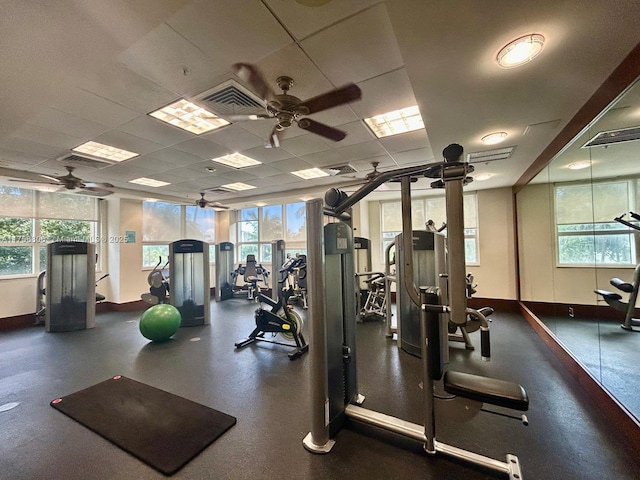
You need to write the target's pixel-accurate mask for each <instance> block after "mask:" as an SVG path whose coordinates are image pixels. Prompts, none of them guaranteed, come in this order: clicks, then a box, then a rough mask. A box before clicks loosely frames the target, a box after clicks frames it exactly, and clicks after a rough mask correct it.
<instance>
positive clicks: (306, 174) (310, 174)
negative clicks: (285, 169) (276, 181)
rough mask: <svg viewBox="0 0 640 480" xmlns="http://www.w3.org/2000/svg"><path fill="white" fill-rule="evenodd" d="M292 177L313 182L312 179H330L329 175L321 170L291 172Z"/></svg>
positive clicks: (310, 169)
mask: <svg viewBox="0 0 640 480" xmlns="http://www.w3.org/2000/svg"><path fill="white" fill-rule="evenodd" d="M291 175H295V176H296V177H300V178H302V179H303V180H311V179H312V178H320V177H328V176H329V173H327V172H325V171H324V170H321V169H320V168H307V169H305V170H296V171H295V172H291Z"/></svg>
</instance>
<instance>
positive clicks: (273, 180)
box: [252, 173, 300, 194]
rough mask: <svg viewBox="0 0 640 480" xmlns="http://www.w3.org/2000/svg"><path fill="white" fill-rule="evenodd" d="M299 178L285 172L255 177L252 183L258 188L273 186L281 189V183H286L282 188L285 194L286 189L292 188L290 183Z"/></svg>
mask: <svg viewBox="0 0 640 480" xmlns="http://www.w3.org/2000/svg"><path fill="white" fill-rule="evenodd" d="M299 180H300V179H299V178H298V177H296V176H295V175H290V174H288V173H286V174H280V175H275V176H273V177H269V178H256V179H255V180H253V181H252V184H253V185H255V186H256V187H260V188H266V187H274V188H276V189H281V190H283V185H288V187H287V188H286V189H284V192H283V193H285V194H286V190H290V189H291V188H292V187H291V184H292V183H297V182H298V181H299Z"/></svg>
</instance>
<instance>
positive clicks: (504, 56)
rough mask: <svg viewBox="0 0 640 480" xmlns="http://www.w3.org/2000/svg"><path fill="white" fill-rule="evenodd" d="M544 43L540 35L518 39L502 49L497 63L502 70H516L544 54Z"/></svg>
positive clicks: (530, 35)
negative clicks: (541, 53)
mask: <svg viewBox="0 0 640 480" xmlns="http://www.w3.org/2000/svg"><path fill="white" fill-rule="evenodd" d="M544 41H545V38H544V37H543V36H542V35H540V34H538V33H531V34H528V35H524V36H522V37H519V38H516V39H515V40H513V41H512V42H509V43H508V44H507V45H505V46H504V47H502V48H501V49H500V51H499V52H498V55H497V56H496V61H497V62H498V65H499V66H501V67H502V68H514V67H519V66H520V65H524V64H525V63H529V62H530V61H531V60H533V59H534V58H535V57H537V56H538V55H539V54H540V52H542V49H543V47H544Z"/></svg>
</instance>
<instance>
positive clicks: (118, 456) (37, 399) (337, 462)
mask: <svg viewBox="0 0 640 480" xmlns="http://www.w3.org/2000/svg"><path fill="white" fill-rule="evenodd" d="M254 309H255V305H254V304H249V303H248V302H247V301H246V300H240V299H237V300H229V301H226V302H223V303H220V304H215V303H214V304H213V305H212V312H213V314H212V322H211V325H210V326H204V327H191V328H184V329H181V330H180V331H179V332H178V334H177V335H176V337H175V338H174V339H173V340H172V341H170V342H168V343H164V344H151V343H148V341H147V340H146V339H145V338H143V337H142V336H141V335H140V333H139V331H138V325H137V319H138V318H139V313H117V314H116V313H112V314H103V315H98V317H97V319H96V327H95V328H94V329H92V330H85V331H79V332H70V333H56V334H50V333H45V332H44V330H43V329H42V327H35V328H30V329H25V330H20V331H14V332H3V333H2V334H0V335H1V336H0V405H3V404H6V403H9V402H20V405H19V406H18V407H16V408H14V409H12V410H9V411H6V412H1V413H0V478H1V479H3V480H4V479H9V480H17V479H19V480H22V479H25V480H27V479H28V480H31V479H65V480H72V479H83V480H90V479H113V480H118V479H158V478H165V477H164V476H163V475H162V474H160V473H158V472H157V471H155V470H153V469H152V468H150V467H148V466H147V465H146V464H144V463H142V462H140V461H139V460H137V459H136V458H134V457H132V456H130V455H129V454H127V453H126V452H124V451H122V450H120V449H119V448H117V447H115V446H114V445H112V444H111V443H109V442H108V441H106V440H104V439H102V438H101V437H99V436H98V435H96V434H95V433H93V432H91V431H90V430H88V429H86V428H84V427H83V426H81V425H79V424H78V423H76V422H74V421H73V420H71V419H69V418H67V417H66V416H64V415H62V414H60V412H57V411H55V410H54V409H53V408H51V407H50V406H49V402H50V401H51V400H52V399H54V398H56V397H59V396H63V395H67V394H69V393H72V392H75V391H77V390H80V389H83V388H85V387H88V386H90V385H93V384H95V383H97V382H100V381H102V380H105V379H106V378H109V377H110V376H112V375H117V374H121V375H126V376H128V377H130V378H132V379H135V380H138V381H140V382H144V383H146V384H149V385H151V386H154V387H157V388H161V389H163V390H167V391H169V392H171V393H175V394H177V395H180V396H183V397H186V398H188V399H190V400H193V401H196V402H199V403H202V404H204V405H207V406H210V407H212V408H215V409H217V410H220V411H223V412H225V413H228V414H230V415H233V416H236V417H237V418H238V423H237V425H236V426H235V427H233V428H232V429H231V430H230V431H229V432H227V433H226V434H225V435H223V436H222V437H221V438H220V439H219V440H217V441H216V442H215V443H213V444H212V445H211V446H209V447H208V448H207V449H206V450H205V451H204V452H203V453H202V454H201V455H199V456H198V457H196V458H195V459H194V460H192V461H191V462H190V463H188V464H187V466H186V467H184V468H183V469H182V470H180V471H179V472H178V473H176V474H175V475H173V478H180V479H209V478H211V479H213V478H215V479H245V478H246V479H267V478H277V479H317V480H320V479H327V480H328V479H343V478H351V479H418V478H420V479H423V478H424V479H470V480H476V479H493V478H502V477H501V476H500V475H497V474H494V473H492V472H489V471H482V470H478V469H477V468H473V467H470V466H468V465H465V464H461V463H457V462H454V461H451V460H448V459H445V458H440V457H438V458H433V457H429V456H427V455H426V454H424V453H423V452H422V450H421V446H420V445H419V444H418V443H416V442H413V441H410V440H405V439H403V438H401V437H399V436H395V435H392V434H385V433H383V432H380V431H376V430H374V429H373V428H371V427H367V426H363V425H352V426H351V427H350V428H348V429H344V430H342V431H341V432H340V433H339V434H338V435H337V436H336V441H337V442H336V445H335V446H334V448H333V450H332V451H331V453H329V454H328V455H314V454H311V453H309V452H307V451H306V450H304V448H303V446H302V439H303V437H304V436H305V435H306V434H307V433H308V431H309V426H310V417H309V379H308V374H309V364H310V357H309V355H308V354H307V355H305V356H303V357H302V358H301V359H299V360H296V361H294V362H291V361H289V359H288V357H287V355H286V349H285V348H284V347H280V346H274V345H267V344H264V343H263V344H259V345H253V346H249V347H246V348H245V349H243V350H240V351H234V342H237V341H239V340H242V339H244V338H245V337H246V336H247V335H248V334H249V333H250V332H251V330H252V329H253V326H254V322H253V310H254ZM298 310H299V309H298ZM493 318H494V321H493V323H492V325H491V330H492V353H493V360H492V362H489V363H486V362H481V361H480V358H479V356H480V355H479V352H469V351H464V350H461V349H460V347H458V346H456V347H452V355H451V366H450V368H455V369H456V370H461V371H467V372H471V373H480V374H484V375H488V376H495V377H497V378H502V379H505V380H513V381H518V382H519V383H522V384H523V385H524V386H525V387H526V389H527V392H528V394H529V397H530V399H531V409H530V411H529V412H528V417H529V421H530V426H529V427H524V426H522V425H521V424H520V423H519V422H518V421H516V420H511V419H507V418H504V417H499V416H494V415H490V414H487V413H480V414H478V415H476V416H475V417H473V418H471V419H470V420H468V421H467V422H464V423H463V422H462V421H458V420H456V419H455V418H454V415H456V414H454V411H453V408H452V407H451V406H450V405H451V404H450V403H448V404H447V405H446V406H443V405H439V406H438V410H437V420H438V438H439V440H441V441H444V442H447V443H450V444H453V445H456V446H458V447H462V448H468V449H471V450H473V451H475V452H477V453H481V454H484V455H488V456H491V457H494V458H497V459H500V460H503V459H504V455H505V454H506V453H514V454H516V455H518V457H519V459H520V462H521V464H522V469H523V476H524V478H525V479H545V480H546V479H578V478H580V479H609V478H616V479H637V478H640V465H639V464H638V463H637V460H636V459H635V457H634V455H633V454H632V452H629V451H628V450H627V448H626V446H625V445H624V444H623V442H622V441H621V440H620V439H619V438H618V437H617V435H616V432H615V431H614V430H613V428H612V427H611V426H610V425H608V424H607V422H606V420H605V419H603V418H602V417H601V415H600V413H599V412H598V410H597V409H596V407H595V406H594V405H593V404H591V402H590V400H589V399H588V397H587V396H586V395H585V394H584V393H583V392H582V391H581V390H580V387H579V386H578V385H577V384H576V382H575V381H574V380H573V379H572V378H571V377H570V376H569V375H568V374H567V373H566V372H565V371H564V370H563V367H562V366H561V364H560V363H559V362H558V361H557V360H556V358H555V357H554V355H553V354H552V353H551V352H550V351H549V350H548V349H547V347H546V346H545V345H544V344H543V343H542V341H540V339H539V338H538V337H537V336H536V334H535V333H534V332H533V331H532V330H531V329H530V327H529V326H528V325H527V323H526V322H525V321H524V320H523V319H522V318H521V317H519V316H517V315H512V314H504V313H500V312H496V314H494V316H493ZM472 336H473V340H474V342H477V343H479V338H478V337H477V333H476V334H473V335H472ZM196 338H199V340H197V341H194V340H196ZM358 355H359V360H358V362H359V363H358V371H359V380H360V391H361V392H362V393H363V394H364V395H365V396H366V402H365V405H364V406H365V407H367V408H370V409H374V410H378V411H381V412H384V413H388V414H393V415H397V416H399V417H401V418H403V419H405V420H408V421H412V422H415V423H422V421H421V411H420V401H421V389H420V387H419V383H420V381H421V378H420V362H419V360H417V359H416V358H414V357H411V356H410V355H407V354H406V353H404V352H402V351H398V349H397V348H396V347H395V342H394V341H391V340H389V339H386V338H385V337H384V335H383V325H382V324H381V323H377V322H368V323H365V324H360V325H359V326H358ZM458 413H460V412H458ZM463 416H464V415H463ZM467 416H468V415H467ZM372 434H373V435H372Z"/></svg>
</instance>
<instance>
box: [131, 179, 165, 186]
mask: <svg viewBox="0 0 640 480" xmlns="http://www.w3.org/2000/svg"><path fill="white" fill-rule="evenodd" d="M129 183H136V184H138V185H144V186H146V187H165V186H167V185H171V184H170V183H169V182H162V181H160V180H154V179H153V178H146V177H140V178H136V179H135V180H129Z"/></svg>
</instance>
